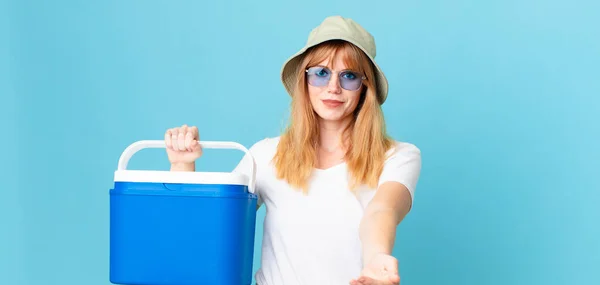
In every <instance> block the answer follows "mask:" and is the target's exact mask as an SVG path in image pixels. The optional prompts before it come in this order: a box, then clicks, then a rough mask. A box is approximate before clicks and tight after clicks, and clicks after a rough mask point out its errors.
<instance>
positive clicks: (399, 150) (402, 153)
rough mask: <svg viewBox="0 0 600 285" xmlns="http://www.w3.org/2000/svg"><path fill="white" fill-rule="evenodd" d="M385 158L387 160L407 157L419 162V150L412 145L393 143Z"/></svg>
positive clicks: (399, 142) (401, 142) (400, 142)
mask: <svg viewBox="0 0 600 285" xmlns="http://www.w3.org/2000/svg"><path fill="white" fill-rule="evenodd" d="M386 157H387V160H390V159H392V158H398V157H409V158H416V159H419V160H421V149H419V148H418V147H417V146H416V145H415V144H413V143H409V142H404V141H394V143H393V145H392V147H391V148H390V149H389V150H388V151H387V153H386Z"/></svg>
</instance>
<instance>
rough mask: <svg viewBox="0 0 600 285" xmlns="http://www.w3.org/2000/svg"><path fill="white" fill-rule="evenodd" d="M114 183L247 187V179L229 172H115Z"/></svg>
mask: <svg viewBox="0 0 600 285" xmlns="http://www.w3.org/2000/svg"><path fill="white" fill-rule="evenodd" d="M114 180H115V182H147V183H188V184H230V185H249V180H250V179H249V177H247V176H246V175H244V174H241V173H230V172H187V171H155V170H117V171H115V175H114Z"/></svg>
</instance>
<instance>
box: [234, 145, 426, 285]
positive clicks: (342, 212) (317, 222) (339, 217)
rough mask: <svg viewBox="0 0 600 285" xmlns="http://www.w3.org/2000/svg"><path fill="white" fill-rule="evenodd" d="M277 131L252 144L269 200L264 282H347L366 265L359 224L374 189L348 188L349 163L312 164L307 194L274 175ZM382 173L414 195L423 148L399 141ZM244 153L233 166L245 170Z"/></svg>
mask: <svg viewBox="0 0 600 285" xmlns="http://www.w3.org/2000/svg"><path fill="white" fill-rule="evenodd" d="M278 143H279V137H275V138H266V139H263V140H261V141H259V142H257V143H256V144H254V145H253V146H252V147H251V148H250V153H251V154H252V156H253V157H254V159H255V162H256V190H255V193H256V194H257V195H258V203H259V205H261V204H263V203H264V204H265V206H266V216H265V221H264V227H263V229H264V231H263V242H262V259H261V267H260V269H259V270H258V272H257V273H256V275H255V279H256V282H257V284H260V285H305V284H310V285H314V284H319V285H327V284H334V285H338V284H348V283H349V282H350V280H351V279H352V278H356V277H358V276H359V275H360V272H361V270H362V249H361V248H362V245H361V241H360V239H359V231H358V230H359V224H360V221H361V218H362V216H363V211H364V209H365V207H366V206H367V204H368V203H369V201H371V199H372V198H373V196H374V195H375V190H376V189H370V188H368V187H366V186H363V187H362V188H361V189H360V190H359V191H358V195H354V194H352V192H351V191H349V189H348V179H349V173H348V171H347V167H346V164H345V163H341V164H338V165H335V166H333V167H330V168H328V169H325V170H322V169H316V168H315V169H314V171H313V174H312V177H311V180H310V182H309V183H310V184H309V185H310V188H309V192H308V194H307V195H304V194H303V193H302V192H301V191H297V190H295V189H292V188H291V187H290V185H288V184H287V183H286V182H285V181H283V180H279V179H277V178H276V175H275V168H274V166H273V164H272V163H271V160H272V158H273V156H274V155H275V152H276V150H277V144H278ZM388 154H389V155H390V156H389V158H388V159H387V161H386V162H385V166H384V169H383V172H382V174H381V176H380V180H379V185H381V184H382V183H383V182H386V181H398V182H400V183H402V184H403V185H405V186H406V187H407V188H408V190H409V192H410V195H411V197H414V191H415V188H416V185H417V180H418V178H419V174H420V171H421V154H420V150H419V149H418V148H417V147H416V146H414V145H412V144H409V143H404V142H396V146H395V148H394V149H392V150H390V151H389V152H388ZM248 163H249V160H248V158H247V157H244V159H242V161H241V162H240V164H238V166H237V167H236V169H235V170H234V171H237V172H243V173H246V174H248V173H247V171H248V170H250V167H249V165H248Z"/></svg>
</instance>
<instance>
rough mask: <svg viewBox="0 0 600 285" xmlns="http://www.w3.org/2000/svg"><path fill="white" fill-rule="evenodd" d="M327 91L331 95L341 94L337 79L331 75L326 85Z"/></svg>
mask: <svg viewBox="0 0 600 285" xmlns="http://www.w3.org/2000/svg"><path fill="white" fill-rule="evenodd" d="M327 91H328V92H329V93H333V94H340V93H342V87H341V86H340V82H339V78H338V76H337V75H335V74H332V75H331V78H330V79H329V84H328V85H327Z"/></svg>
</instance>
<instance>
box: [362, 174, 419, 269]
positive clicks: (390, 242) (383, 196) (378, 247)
mask: <svg viewBox="0 0 600 285" xmlns="http://www.w3.org/2000/svg"><path fill="white" fill-rule="evenodd" d="M411 202H412V201H411V197H410V193H409V192H408V189H406V187H405V186H404V185H402V184H401V183H399V182H395V181H388V182H385V183H383V184H382V185H381V186H379V189H377V191H376V194H375V197H373V200H371V202H370V203H369V204H368V205H367V207H366V209H365V213H364V215H363V218H362V221H361V223H360V232H359V235H360V239H361V241H362V245H363V261H364V264H367V263H369V261H370V260H371V259H372V257H373V255H375V254H377V253H384V254H388V255H391V254H392V249H393V247H394V241H395V239H396V227H397V226H398V225H399V224H400V222H401V221H402V220H403V219H404V217H405V216H406V214H408V211H409V210H410V208H411Z"/></svg>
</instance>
